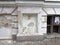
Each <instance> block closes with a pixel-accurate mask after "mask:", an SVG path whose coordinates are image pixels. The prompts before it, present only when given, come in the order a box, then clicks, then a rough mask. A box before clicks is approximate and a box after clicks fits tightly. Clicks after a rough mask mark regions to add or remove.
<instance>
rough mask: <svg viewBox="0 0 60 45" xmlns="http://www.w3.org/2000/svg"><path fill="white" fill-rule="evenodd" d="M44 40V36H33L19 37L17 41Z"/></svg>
mask: <svg viewBox="0 0 60 45" xmlns="http://www.w3.org/2000/svg"><path fill="white" fill-rule="evenodd" d="M39 40H41V41H42V40H44V36H42V35H32V36H17V41H39Z"/></svg>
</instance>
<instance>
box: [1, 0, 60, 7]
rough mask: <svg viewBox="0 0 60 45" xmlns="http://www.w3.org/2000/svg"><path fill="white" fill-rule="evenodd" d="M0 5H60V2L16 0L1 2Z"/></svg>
mask: <svg viewBox="0 0 60 45" xmlns="http://www.w3.org/2000/svg"><path fill="white" fill-rule="evenodd" d="M0 6H12V7H15V6H24V7H29V6H30V7H31V6H34V7H40V6H41V7H60V3H52V2H43V1H14V2H0Z"/></svg>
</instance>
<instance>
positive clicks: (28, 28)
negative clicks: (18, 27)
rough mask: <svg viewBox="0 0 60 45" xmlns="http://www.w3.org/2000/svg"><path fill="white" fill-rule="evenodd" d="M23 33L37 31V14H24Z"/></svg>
mask: <svg viewBox="0 0 60 45" xmlns="http://www.w3.org/2000/svg"><path fill="white" fill-rule="evenodd" d="M22 33H23V34H34V33H36V15H32V14H29V15H28V14H25V15H23V32H22Z"/></svg>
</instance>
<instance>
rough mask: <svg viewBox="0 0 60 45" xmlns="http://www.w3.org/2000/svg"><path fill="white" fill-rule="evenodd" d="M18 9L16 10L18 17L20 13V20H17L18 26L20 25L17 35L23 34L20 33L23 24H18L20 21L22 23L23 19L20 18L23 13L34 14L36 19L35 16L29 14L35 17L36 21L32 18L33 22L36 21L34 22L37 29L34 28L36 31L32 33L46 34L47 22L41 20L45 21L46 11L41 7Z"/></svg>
mask: <svg viewBox="0 0 60 45" xmlns="http://www.w3.org/2000/svg"><path fill="white" fill-rule="evenodd" d="M18 11H19V12H18V17H19V15H21V16H20V17H21V20H19V19H20V18H19V19H18V20H19V21H20V22H18V23H19V26H20V27H19V29H18V30H19V31H20V32H19V33H18V35H21V34H22V35H25V34H23V33H22V32H23V24H20V23H23V20H22V19H23V18H25V15H26V16H29V15H27V14H36V17H37V20H36V18H35V16H31V17H32V19H33V18H35V20H36V21H37V22H36V21H35V20H34V22H36V23H37V24H36V25H37V29H36V30H37V32H38V33H34V35H35V34H38V35H43V34H46V29H47V28H46V27H47V24H46V22H42V21H46V20H47V16H46V13H45V12H44V11H43V9H42V8H41V7H18ZM23 14H25V15H24V16H23ZM25 19H26V18H25ZM25 19H24V20H25ZM25 21H27V20H25ZM31 21H32V20H31ZM28 22H29V21H27V22H26V23H28ZM24 23H25V22H24ZM29 23H30V22H29ZM25 26H26V24H25ZM31 30H32V29H31ZM27 32H29V30H27ZM31 33H32V32H31ZM26 35H28V34H26ZM29 35H30V34H29Z"/></svg>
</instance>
